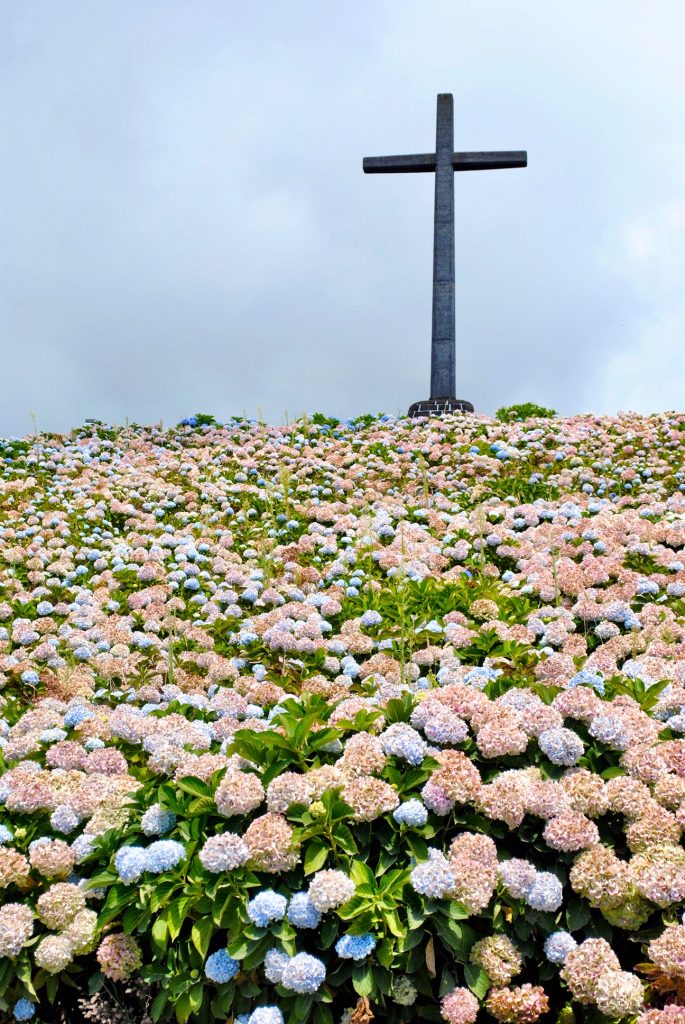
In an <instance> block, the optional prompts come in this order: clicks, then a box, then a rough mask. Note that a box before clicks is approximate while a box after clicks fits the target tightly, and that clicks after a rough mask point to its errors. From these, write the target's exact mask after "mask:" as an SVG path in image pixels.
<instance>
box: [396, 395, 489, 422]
mask: <svg viewBox="0 0 685 1024" xmlns="http://www.w3.org/2000/svg"><path fill="white" fill-rule="evenodd" d="M474 411H475V410H474V408H473V406H472V405H471V403H470V402H467V401H466V399H464V398H424V399H423V401H421V402H414V404H413V405H410V406H409V411H408V413H407V416H410V417H411V418H412V419H416V417H417V416H443V415H444V414H445V413H448V412H474Z"/></svg>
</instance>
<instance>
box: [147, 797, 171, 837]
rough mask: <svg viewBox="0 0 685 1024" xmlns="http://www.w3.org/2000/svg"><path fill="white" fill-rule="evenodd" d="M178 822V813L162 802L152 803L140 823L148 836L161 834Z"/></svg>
mask: <svg viewBox="0 0 685 1024" xmlns="http://www.w3.org/2000/svg"><path fill="white" fill-rule="evenodd" d="M175 824H176V815H175V814H174V813H173V811H168V810H167V809H166V808H165V807H162V806H161V804H152V805H151V806H150V807H148V809H147V810H146V812H145V814H144V815H143V817H142V818H141V821H140V825H141V828H142V830H143V832H144V833H145V835H146V836H161V835H164V833H165V832H169V831H170V830H171V829H172V828H173V827H174V825H175Z"/></svg>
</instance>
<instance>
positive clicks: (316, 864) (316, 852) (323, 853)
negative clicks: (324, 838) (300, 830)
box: [304, 839, 329, 875]
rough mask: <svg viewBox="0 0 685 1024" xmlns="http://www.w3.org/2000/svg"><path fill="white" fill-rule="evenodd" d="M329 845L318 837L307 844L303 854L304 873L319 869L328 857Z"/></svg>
mask: <svg viewBox="0 0 685 1024" xmlns="http://www.w3.org/2000/svg"><path fill="white" fill-rule="evenodd" d="M328 852H329V847H327V846H326V845H325V844H324V843H322V842H321V840H319V839H315V840H314V841H313V842H311V843H310V844H309V846H308V847H307V849H306V850H305V854H304V873H305V875H311V874H313V872H314V871H320V870H321V868H322V867H323V866H324V864H325V863H326V860H327V859H328Z"/></svg>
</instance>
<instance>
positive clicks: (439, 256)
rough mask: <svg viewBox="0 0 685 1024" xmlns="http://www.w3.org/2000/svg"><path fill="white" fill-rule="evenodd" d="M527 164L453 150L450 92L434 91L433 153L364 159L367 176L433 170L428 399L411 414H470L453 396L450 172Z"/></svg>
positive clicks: (508, 156)
mask: <svg viewBox="0 0 685 1024" xmlns="http://www.w3.org/2000/svg"><path fill="white" fill-rule="evenodd" d="M527 163H528V156H527V154H526V152H525V151H524V150H516V151H511V152H510V151H497V152H491V153H455V152H454V113H453V102H452V96H451V94H450V93H439V94H438V114H437V127H436V138H435V153H413V154H404V155H403V156H366V157H364V163H363V167H364V173H365V174H387V173H390V174H410V173H412V172H434V173H435V212H434V235H433V331H432V339H431V394H430V398H429V399H428V400H427V401H422V402H414V404H413V405H411V406H410V407H409V412H408V415H409V416H434V415H436V414H437V415H440V414H442V413H444V412H455V411H459V412H473V406H472V405H471V403H470V402H467V401H465V399H463V398H456V397H455V395H456V390H455V385H456V379H455V378H456V374H455V330H454V323H455V318H454V172H455V171H485V170H494V169H495V168H497V167H525V166H526V165H527Z"/></svg>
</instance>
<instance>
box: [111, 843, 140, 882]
mask: <svg viewBox="0 0 685 1024" xmlns="http://www.w3.org/2000/svg"><path fill="white" fill-rule="evenodd" d="M114 870H115V871H116V872H117V874H118V875H119V878H120V879H121V881H122V882H125V883H126V885H130V884H131V882H137V881H138V879H139V878H140V876H141V875H142V874H143V872H144V871H147V853H146V851H145V850H143V848H142V847H140V846H122V848H121V849H120V850H118V851H117V853H116V855H115V857H114Z"/></svg>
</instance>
